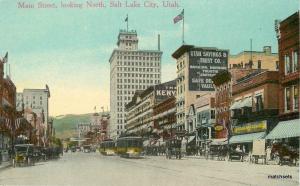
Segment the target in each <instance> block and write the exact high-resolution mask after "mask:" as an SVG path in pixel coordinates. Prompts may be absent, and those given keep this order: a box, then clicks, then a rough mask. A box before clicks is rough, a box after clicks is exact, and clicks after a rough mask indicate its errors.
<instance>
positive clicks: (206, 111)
mask: <svg viewBox="0 0 300 186" xmlns="http://www.w3.org/2000/svg"><path fill="white" fill-rule="evenodd" d="M215 113H216V111H215V93H208V94H204V95H202V96H200V97H199V98H198V99H197V101H196V102H195V121H194V123H195V126H194V127H195V133H196V141H197V144H198V145H199V146H200V147H204V145H205V143H206V141H207V140H211V139H213V138H215V124H216V114H215Z"/></svg>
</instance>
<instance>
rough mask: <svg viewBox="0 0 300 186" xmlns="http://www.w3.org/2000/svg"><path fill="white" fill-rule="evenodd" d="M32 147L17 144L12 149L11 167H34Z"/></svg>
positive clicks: (31, 145) (30, 145)
mask: <svg viewBox="0 0 300 186" xmlns="http://www.w3.org/2000/svg"><path fill="white" fill-rule="evenodd" d="M33 149H34V146H33V144H17V145H15V147H14V156H13V159H12V164H13V167H16V166H21V165H26V166H30V165H34V150H33Z"/></svg>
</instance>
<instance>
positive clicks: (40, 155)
mask: <svg viewBox="0 0 300 186" xmlns="http://www.w3.org/2000/svg"><path fill="white" fill-rule="evenodd" d="M33 157H34V161H35V162H38V161H43V160H46V159H47V157H46V154H45V153H44V150H43V148H42V147H39V146H37V147H34V148H33Z"/></svg>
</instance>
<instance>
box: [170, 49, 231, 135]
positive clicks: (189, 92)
mask: <svg viewBox="0 0 300 186" xmlns="http://www.w3.org/2000/svg"><path fill="white" fill-rule="evenodd" d="M172 57H173V58H175V59H176V60H177V82H176V90H177V94H176V112H177V130H178V131H184V130H187V132H189V133H190V132H193V131H192V128H191V127H189V126H188V123H189V122H188V120H187V116H188V112H189V108H190V105H191V104H193V103H195V101H196V99H197V98H199V97H200V96H201V95H204V94H207V93H211V92H214V91H215V89H214V85H213V81H212V77H213V76H214V75H215V74H217V73H218V72H219V71H221V70H227V65H228V63H227V62H228V50H219V49H217V48H208V47H195V46H193V45H182V46H181V47H179V48H178V49H177V50H176V51H175V52H174V53H173V54H172Z"/></svg>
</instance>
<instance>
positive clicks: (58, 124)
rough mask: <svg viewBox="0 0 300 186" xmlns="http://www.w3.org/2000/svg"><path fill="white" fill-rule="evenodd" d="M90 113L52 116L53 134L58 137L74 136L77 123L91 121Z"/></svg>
mask: <svg viewBox="0 0 300 186" xmlns="http://www.w3.org/2000/svg"><path fill="white" fill-rule="evenodd" d="M91 116H92V114H91V113H89V114H67V115H60V116H57V117H54V118H53V126H54V128H55V134H56V137H58V138H69V137H74V135H76V134H77V133H76V132H77V130H76V128H77V125H78V124H79V123H88V122H91Z"/></svg>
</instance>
